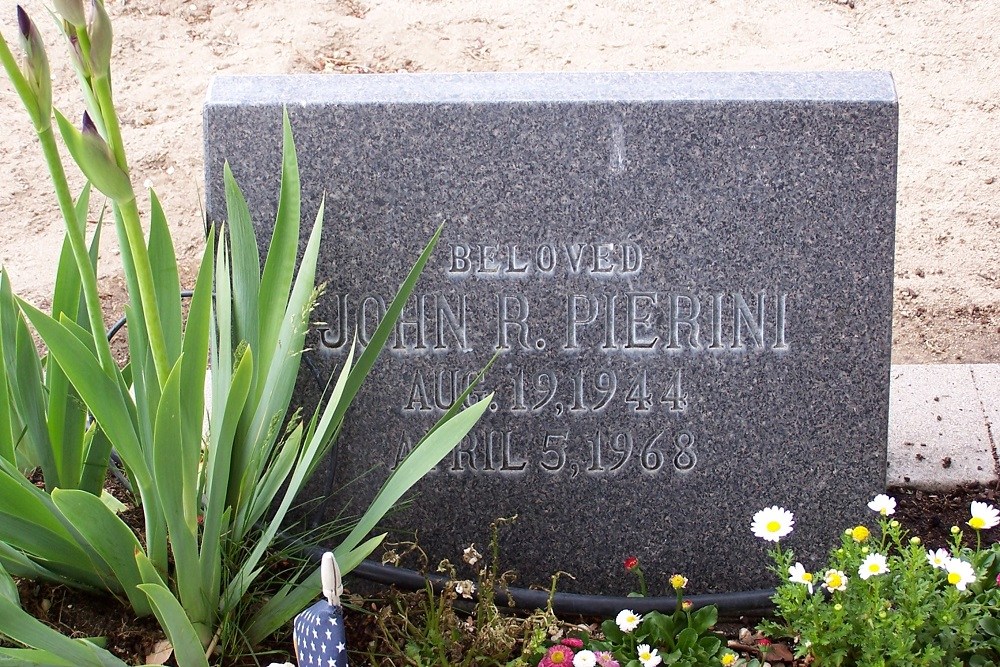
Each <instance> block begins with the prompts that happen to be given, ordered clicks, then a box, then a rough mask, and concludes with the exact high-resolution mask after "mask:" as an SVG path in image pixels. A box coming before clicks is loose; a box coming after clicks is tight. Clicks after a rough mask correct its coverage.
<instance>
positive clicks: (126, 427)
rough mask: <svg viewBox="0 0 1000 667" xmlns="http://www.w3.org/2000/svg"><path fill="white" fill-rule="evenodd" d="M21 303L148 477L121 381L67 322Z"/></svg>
mask: <svg viewBox="0 0 1000 667" xmlns="http://www.w3.org/2000/svg"><path fill="white" fill-rule="evenodd" d="M18 303H19V305H20V307H21V310H22V311H23V312H24V313H25V315H27V317H28V319H29V320H31V324H32V325H33V326H34V327H35V330H36V331H37V332H38V335H39V336H41V337H42V340H43V341H44V342H45V345H46V346H48V348H49V353H50V354H52V356H54V357H55V359H56V362H57V363H58V364H59V365H60V366H62V369H63V370H64V371H65V372H66V375H67V377H69V378H70V381H71V382H72V383H73V386H74V387H76V388H77V391H79V392H80V395H81V396H82V397H83V400H84V401H85V402H86V404H87V406H88V407H89V408H90V410H91V412H93V414H94V418H95V419H96V420H97V422H98V423H99V424H100V425H101V428H103V429H104V432H105V433H107V434H108V437H109V438H110V439H111V441H112V442H113V443H114V445H115V447H116V448H117V449H118V451H119V452H120V453H121V454H122V456H124V457H126V458H128V460H129V461H130V467H131V469H132V470H133V472H135V473H136V475H138V476H139V477H140V478H142V481H143V482H147V481H149V479H150V477H149V470H148V467H147V466H145V465H142V466H140V465H137V463H139V462H141V461H142V460H143V456H142V451H141V449H140V447H139V440H138V437H137V435H136V432H135V424H134V423H133V421H132V415H131V413H130V411H129V408H128V404H127V402H126V400H125V397H124V396H123V395H122V391H121V386H120V385H119V383H118V382H117V381H116V380H115V379H112V378H110V377H108V376H107V375H105V374H104V371H103V369H101V366H100V364H99V363H98V361H97V359H96V358H95V357H94V354H93V353H92V352H91V351H90V350H89V349H87V347H86V345H84V344H83V343H82V342H80V341H79V340H78V339H77V338H76V336H75V335H74V334H73V333H72V332H71V331H70V330H69V329H68V328H67V327H66V326H64V325H63V324H62V323H60V322H56V321H55V320H53V319H52V318H51V317H49V316H48V315H46V314H45V313H43V312H42V311H40V310H38V309H37V308H35V307H34V306H32V305H31V304H29V303H27V302H26V301H23V300H18Z"/></svg>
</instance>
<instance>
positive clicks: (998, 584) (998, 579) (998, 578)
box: [997, 574, 1000, 586]
mask: <svg viewBox="0 0 1000 667" xmlns="http://www.w3.org/2000/svg"><path fill="white" fill-rule="evenodd" d="M997 586H1000V574H998V575H997Z"/></svg>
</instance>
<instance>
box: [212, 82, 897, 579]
mask: <svg viewBox="0 0 1000 667" xmlns="http://www.w3.org/2000/svg"><path fill="white" fill-rule="evenodd" d="M282 105H287V107H288V111H289V114H290V116H291V119H292V126H293V129H294V131H295V137H296V142H297V146H298V155H299V160H300V163H301V172H302V182H303V186H304V192H305V204H304V210H303V219H304V220H305V221H306V222H307V223H308V222H310V221H311V220H312V219H313V217H314V216H315V212H316V207H317V205H318V202H319V200H320V197H321V195H322V194H323V193H324V192H325V193H326V196H327V206H326V225H325V236H324V250H323V255H322V258H321V267H320V275H319V279H320V280H322V281H326V283H327V291H326V294H325V296H324V298H323V300H322V301H321V302H320V304H319V306H318V308H317V311H316V314H315V319H316V320H321V321H323V322H326V323H327V324H326V326H325V327H323V328H321V329H319V330H317V331H315V332H313V333H312V334H310V336H311V337H310V338H309V344H310V345H311V346H312V348H314V350H315V352H314V353H313V356H312V358H313V360H314V361H317V362H318V363H320V365H321V366H323V368H324V370H328V369H329V368H331V367H333V365H335V364H336V363H338V362H339V361H341V360H342V359H343V358H344V355H345V352H346V346H347V345H349V342H350V340H351V338H352V336H353V335H354V332H355V331H357V332H358V336H359V337H360V339H361V341H362V342H364V341H366V340H367V337H368V336H369V335H370V334H371V332H372V331H373V329H374V326H375V324H376V322H377V320H378V317H379V315H380V313H381V312H382V311H383V310H384V307H385V303H386V302H387V301H388V300H389V299H390V298H391V296H392V295H393V294H394V293H395V290H396V288H397V287H398V285H399V283H400V282H401V281H402V279H403V277H404V276H405V274H406V271H407V270H408V268H409V267H410V265H411V264H412V262H413V261H414V260H415V259H416V257H417V255H418V254H419V251H420V249H421V247H422V246H423V244H424V243H425V242H426V241H427V239H429V238H430V236H431V235H432V234H433V232H434V230H435V228H437V227H438V225H440V224H442V223H444V224H445V228H444V235H443V238H442V240H441V243H440V245H439V247H438V251H437V253H436V254H435V255H434V257H433V258H432V260H431V262H430V263H429V264H428V268H427V270H426V271H425V273H424V276H423V277H422V279H421V281H420V283H419V284H418V287H417V290H416V293H417V297H416V298H415V299H414V300H413V301H412V302H411V303H410V305H409V307H408V308H407V310H406V311H405V313H404V317H403V320H402V322H401V323H400V324H399V326H398V327H397V331H396V336H395V339H394V340H393V341H390V348H391V349H387V350H386V352H385V353H384V356H383V358H382V359H381V361H380V362H379V364H378V366H377V367H376V368H375V370H374V372H373V375H372V377H371V378H370V379H369V381H368V384H367V387H366V388H365V389H364V390H363V393H362V394H361V395H360V396H359V398H358V400H357V401H356V404H355V408H354V409H353V411H352V412H351V413H349V422H348V423H347V425H346V427H345V429H344V432H343V434H342V437H341V440H340V448H339V454H338V455H337V460H336V475H335V477H336V484H337V485H339V484H342V483H343V482H345V481H348V480H352V479H355V478H357V477H359V476H361V475H363V474H364V473H365V472H366V471H369V470H370V469H372V468H373V467H374V470H373V472H372V473H371V474H369V475H367V476H365V477H363V478H362V479H361V480H360V481H359V482H356V483H355V484H353V485H352V486H351V488H350V492H349V493H343V494H339V495H334V497H333V499H332V500H331V504H330V507H331V512H333V511H334V510H336V509H338V508H341V507H343V506H344V505H345V504H346V503H350V505H349V507H350V511H354V512H358V511H360V509H361V508H362V507H363V506H364V505H365V503H366V502H367V501H368V500H369V499H370V498H371V497H372V495H373V493H374V490H375V489H376V488H377V486H378V484H379V483H380V482H381V481H382V479H384V477H385V476H386V474H387V472H388V470H389V469H390V468H391V467H392V466H393V465H394V463H395V461H396V460H397V458H398V457H399V456H401V455H403V454H405V453H406V451H408V448H409V447H410V446H411V444H412V443H414V442H416V441H417V440H418V439H419V437H420V436H421V435H422V434H423V433H424V432H425V431H426V430H427V428H428V427H430V425H431V424H432V423H433V422H434V421H435V420H436V419H437V418H438V417H439V416H440V415H441V414H442V412H443V410H444V409H445V408H446V407H447V406H448V405H449V403H450V402H451V401H452V399H453V397H454V396H455V395H456V392H460V391H461V389H462V387H463V386H464V384H463V383H465V382H466V380H467V378H469V377H471V376H473V375H474V374H475V372H476V371H477V370H478V369H480V368H481V367H482V366H483V365H484V364H485V363H486V362H487V360H488V359H489V358H490V357H491V355H492V354H493V351H494V350H495V349H497V348H498V347H499V348H500V349H501V350H503V355H502V357H501V358H500V360H499V361H498V363H497V364H496V365H495V367H494V369H493V371H492V372H491V373H490V376H489V378H488V380H487V383H486V384H487V385H488V387H489V388H492V389H495V390H496V392H497V393H496V400H495V403H494V405H493V406H492V410H491V412H488V413H487V415H486V417H485V418H484V419H483V421H482V422H481V423H480V425H479V426H478V427H477V428H476V429H475V430H474V431H473V433H472V435H471V436H470V437H469V438H468V439H467V440H466V441H464V442H463V443H462V444H461V445H460V446H459V447H458V448H457V449H456V450H455V451H454V452H453V454H452V455H450V456H448V457H447V458H446V459H445V461H444V462H443V463H442V464H441V465H440V466H439V468H438V469H437V470H436V471H434V472H432V473H431V474H430V475H429V477H428V478H427V479H426V480H425V481H423V482H422V483H420V484H419V485H418V487H417V491H418V494H419V495H418V496H417V498H416V500H415V503H414V504H413V505H412V507H410V508H409V509H407V510H405V511H403V512H401V513H399V514H398V515H396V516H394V517H393V518H392V521H391V522H390V523H391V525H393V526H396V527H397V528H402V529H405V530H408V531H409V534H410V535H411V536H412V532H413V531H416V532H417V534H418V538H419V542H420V544H421V546H422V547H423V548H424V549H425V550H426V551H427V552H428V554H429V556H430V558H431V562H432V563H436V562H437V560H438V559H442V558H449V559H451V560H452V561H453V562H459V560H460V556H461V553H462V548H463V547H465V546H467V545H468V544H470V543H472V542H477V543H478V544H479V547H480V550H483V546H484V542H486V541H487V540H488V526H489V523H490V522H491V521H492V520H493V519H495V518H497V517H502V516H510V515H514V514H517V515H518V520H517V523H516V526H515V528H514V529H513V531H508V533H507V534H506V536H505V537H504V539H503V541H502V543H501V545H502V551H501V554H502V559H503V560H502V566H503V567H504V568H513V569H515V570H517V572H518V573H519V574H520V579H519V580H518V581H519V583H520V584H525V585H526V584H547V583H548V578H549V576H550V575H551V574H552V573H553V572H555V571H557V570H565V571H568V572H571V573H572V574H574V575H576V577H577V579H576V581H575V582H567V581H566V580H564V581H563V583H561V584H560V589H561V590H570V591H576V592H587V593H604V594H624V593H626V592H628V591H629V590H632V589H633V588H634V587H635V586H634V582H633V581H632V580H631V577H630V576H627V575H626V574H625V572H624V571H623V569H622V565H621V563H622V560H623V559H624V558H625V557H626V556H630V555H636V556H638V557H639V558H640V560H641V562H642V563H643V564H644V568H645V570H646V572H647V575H648V576H649V577H650V579H651V582H652V586H653V587H654V588H655V589H657V590H660V591H663V590H664V589H666V588H668V584H667V582H666V578H667V577H668V576H669V575H670V574H671V573H673V572H680V573H683V574H685V575H686V576H688V577H689V578H690V580H691V590H693V591H722V590H745V589H753V588H761V587H767V586H769V585H773V584H774V583H775V580H774V578H773V575H770V574H767V573H766V570H765V565H766V562H767V559H766V558H765V555H764V554H765V548H764V545H763V544H762V543H761V542H759V541H758V540H756V539H755V538H753V537H752V535H751V532H750V528H749V526H750V520H751V517H752V515H753V513H754V512H755V511H756V510H758V509H760V508H763V507H766V506H770V505H772V504H777V505H781V506H784V507H786V508H788V509H790V510H791V511H793V512H794V513H795V516H796V527H795V532H794V533H793V534H792V536H791V537H790V538H788V540H787V543H788V544H790V545H791V546H792V547H794V548H795V549H796V552H797V553H798V554H799V555H800V557H801V558H802V560H803V561H805V562H806V563H807V564H808V565H810V566H814V567H816V566H818V564H819V561H818V559H819V557H820V556H821V555H823V554H825V552H826V550H827V549H828V548H829V546H830V545H831V544H833V543H834V542H835V541H836V540H837V539H838V535H839V533H840V531H841V530H843V528H844V527H845V526H848V525H853V523H854V522H856V521H859V520H863V519H865V518H866V517H870V515H869V514H868V510H867V509H866V508H865V503H866V502H867V501H868V500H869V499H870V498H871V496H872V495H873V494H875V493H877V492H880V491H882V490H883V488H884V483H885V472H886V471H885V466H886V432H887V414H888V396H889V394H888V392H889V355H890V346H891V329H890V323H891V312H892V277H893V236H894V221H895V197H896V127H897V105H896V98H895V92H894V88H893V83H892V79H891V77H890V76H889V75H888V74H885V73H818V74H761V73H755V74H736V73H717V74H655V73H649V74H461V75H440V74H418V75H412V74H402V75H384V76H383V75H378V76H312V77H309V76H294V77H222V78H218V79H216V80H215V81H214V83H213V84H212V87H211V90H210V92H209V96H208V103H207V106H206V109H205V145H206V182H207V186H206V187H207V192H208V213H209V216H210V219H212V220H214V221H217V220H221V219H223V218H224V215H225V213H224V198H223V191H222V164H223V160H224V159H225V160H229V162H230V164H231V165H232V169H233V171H234V173H235V174H236V177H237V179H238V180H239V181H240V182H241V184H242V185H243V187H244V191H245V192H246V194H247V196H248V199H249V203H250V208H251V211H253V214H254V216H255V218H254V220H255V224H256V225H258V227H259V228H263V227H266V226H267V224H268V221H269V220H271V219H272V218H273V216H274V212H275V206H276V199H277V191H278V173H279V164H280V140H281V131H280V129H281V125H280V123H281V108H282ZM306 384H308V383H306ZM302 399H303V400H306V401H312V400H314V393H309V392H308V391H304V392H303V394H302ZM330 477H331V473H330V469H329V468H327V469H325V470H320V471H319V473H318V475H317V478H316V481H315V482H314V484H313V486H312V493H315V494H317V495H320V494H325V493H326V491H325V489H326V487H327V483H328V481H329V478H330ZM332 516H333V514H332V513H331V514H330V517H331V518H332ZM406 534H407V533H406V532H402V533H398V534H397V535H396V536H397V537H400V538H404V537H405V535H406Z"/></svg>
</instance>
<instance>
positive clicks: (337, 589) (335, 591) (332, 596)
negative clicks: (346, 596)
mask: <svg viewBox="0 0 1000 667" xmlns="http://www.w3.org/2000/svg"><path fill="white" fill-rule="evenodd" d="M319 571H320V577H322V579H323V597H325V598H326V600H327V602H329V603H330V604H331V605H333V606H334V607H339V606H340V595H341V593H343V592H344V584H342V583H341V581H340V566H339V565H338V564H337V559H336V558H334V557H333V552H330V551H327V552H326V553H324V554H323V562H322V563H321V564H320V567H319Z"/></svg>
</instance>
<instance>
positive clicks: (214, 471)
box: [201, 348, 253, 591]
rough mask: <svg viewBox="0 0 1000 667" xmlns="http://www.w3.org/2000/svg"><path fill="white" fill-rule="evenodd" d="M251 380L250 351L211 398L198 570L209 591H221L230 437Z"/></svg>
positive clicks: (247, 394) (231, 440)
mask: <svg viewBox="0 0 1000 667" xmlns="http://www.w3.org/2000/svg"><path fill="white" fill-rule="evenodd" d="M252 378H253V353H252V352H251V351H250V349H249V348H247V349H246V352H244V353H243V355H242V356H241V357H240V359H239V361H238V362H237V364H236V372H235V373H233V381H232V384H231V385H230V386H229V387H228V388H226V390H225V392H224V393H222V392H216V393H214V394H213V396H212V400H213V410H212V416H213V418H214V419H215V420H216V421H215V422H214V423H213V424H212V447H211V448H210V449H209V452H208V456H209V459H208V470H207V473H206V479H207V484H206V491H205V492H206V495H207V501H206V503H205V524H204V525H205V531H204V534H203V537H202V547H201V569H202V578H203V580H204V581H206V582H211V584H210V586H211V588H210V590H213V591H217V590H220V586H221V581H220V579H219V575H220V573H221V568H220V564H221V558H222V556H221V550H220V543H221V540H222V532H223V530H225V528H226V526H225V524H226V523H227V521H226V520H225V519H224V517H225V512H226V491H227V487H228V483H229V468H230V465H231V464H232V452H233V437H234V436H235V435H236V427H237V426H238V425H239V420H240V414H241V413H242V411H243V406H244V405H245V404H246V401H247V396H249V394H250V382H251V379H252ZM223 401H225V402H224V403H223Z"/></svg>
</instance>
